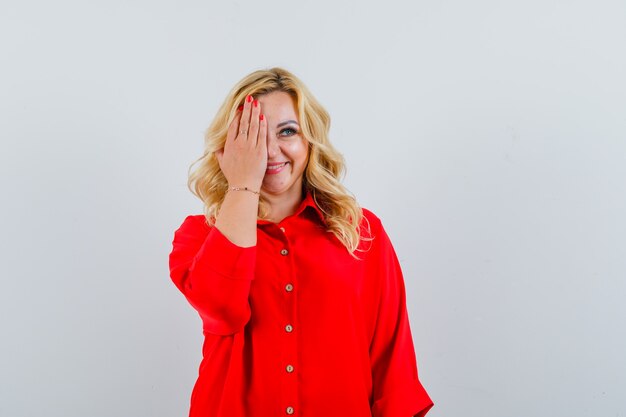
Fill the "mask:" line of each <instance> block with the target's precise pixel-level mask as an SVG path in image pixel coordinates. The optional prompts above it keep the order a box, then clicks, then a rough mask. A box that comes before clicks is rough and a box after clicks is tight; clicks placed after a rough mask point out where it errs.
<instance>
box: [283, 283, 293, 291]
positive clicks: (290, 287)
mask: <svg viewBox="0 0 626 417" xmlns="http://www.w3.org/2000/svg"><path fill="white" fill-rule="evenodd" d="M285 291H288V292H291V291H293V285H291V284H287V285H285Z"/></svg>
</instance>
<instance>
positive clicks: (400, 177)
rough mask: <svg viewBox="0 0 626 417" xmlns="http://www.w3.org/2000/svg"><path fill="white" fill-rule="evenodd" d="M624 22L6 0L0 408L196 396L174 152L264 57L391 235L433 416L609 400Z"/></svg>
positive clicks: (176, 403) (419, 7)
mask: <svg viewBox="0 0 626 417" xmlns="http://www.w3.org/2000/svg"><path fill="white" fill-rule="evenodd" d="M625 41H626V3H624V2H623V1H621V0H619V1H618V0H615V1H609V0H594V1H591V0H589V1H575V0H573V1H567V2H566V1H551V0H525V1H521V0H520V1H486V0H477V1H463V0H441V1H428V2H427V1H405V2H400V1H394V0H390V1H382V2H363V1H362V2H338V1H327V0H323V1H320V0H317V1H299V2H298V1H295V2H294V1H279V0H269V1H267V0H265V1H255V2H253V1H233V2H229V1H219V2H218V1H208V0H205V1H199V0H193V1H176V2H174V1H147V0H143V1H132V0H126V1H111V0H108V1H67V0H59V1H56V2H48V1H41V0H38V1H20V2H18V1H9V2H3V3H2V6H1V7H0V54H1V56H2V60H1V65H0V135H1V141H2V142H1V149H0V172H1V178H0V185H1V192H2V193H1V195H2V204H1V206H0V207H1V216H0V230H1V231H2V239H1V240H0V242H1V246H0V257H1V259H0V262H1V265H2V274H1V279H2V281H1V290H0V330H1V333H0V416H1V417H39V416H46V417H85V416H89V417H166V416H167V417H172V416H185V415H186V414H187V411H188V405H189V396H190V394H191V389H192V386H193V383H194V381H195V378H196V375H197V370H198V365H199V362H200V352H201V351H200V349H201V343H202V332H201V323H200V320H199V318H198V316H197V314H196V313H195V311H194V310H193V309H192V308H191V307H190V306H189V305H188V304H187V302H186V301H185V299H184V298H183V296H182V295H181V294H180V293H179V292H178V290H177V289H176V288H175V287H174V285H173V284H172V283H171V281H170V278H169V274H168V265H167V257H168V254H169V252H170V250H171V241H172V237H173V232H174V230H175V229H176V228H178V226H179V225H180V223H181V222H182V220H183V219H184V217H185V216H186V215H188V214H191V213H201V212H202V206H201V203H200V201H199V200H197V199H195V197H193V196H192V195H191V193H190V192H189V191H188V190H187V188H186V181H187V170H188V167H189V165H190V164H191V163H192V162H193V161H194V160H195V159H196V158H197V157H199V156H200V154H201V152H202V148H203V142H202V141H203V133H204V130H205V129H206V127H207V126H208V124H209V123H210V121H211V119H212V117H213V116H214V114H215V112H216V110H217V108H218V106H219V105H220V104H221V102H222V100H223V99H224V97H225V96H226V94H227V92H228V91H229V90H230V88H231V87H232V86H233V85H234V84H235V83H236V82H237V81H238V80H239V79H240V78H242V77H243V76H244V75H246V74H248V73H249V72H251V71H253V70H256V69H259V68H267V67H271V66H283V67H285V68H287V69H289V70H291V71H293V72H294V73H295V74H296V75H298V76H299V77H300V78H301V79H302V80H303V81H304V82H305V83H306V84H307V85H308V86H309V88H310V89H311V90H312V91H313V93H314V94H315V95H316V96H317V98H318V99H319V100H320V101H321V103H322V104H323V105H324V106H325V107H326V108H327V109H328V111H329V112H330V114H331V116H332V118H333V125H332V131H331V138H332V140H333V142H334V144H335V145H336V147H337V148H338V149H339V150H340V151H341V152H342V153H343V154H344V156H345V158H346V161H347V166H348V173H347V176H346V178H345V183H346V185H347V187H348V188H349V189H350V190H351V191H352V192H353V193H354V194H355V195H356V197H357V198H358V200H359V202H360V203H361V204H362V205H363V206H364V207H367V208H369V209H371V210H372V211H374V212H375V213H376V214H377V215H378V216H379V217H380V218H381V219H382V220H383V224H384V225H385V227H386V228H387V230H388V232H389V234H390V236H391V238H392V241H393V242H394V245H395V248H396V251H397V253H398V257H399V259H400V261H401V265H402V268H403V270H404V276H405V281H406V287H407V298H408V306H409V312H410V318H411V327H412V331H413V337H414V341H415V347H416V355H417V359H418V364H419V372H420V378H421V380H422V382H423V384H424V385H425V387H426V388H427V390H428V392H429V393H430V394H431V396H432V398H433V399H434V401H435V403H436V405H435V408H434V409H433V410H432V411H431V413H430V414H429V417H430V416H432V417H444V416H445V417H448V416H450V417H456V416H463V417H509V416H510V417H534V416H568V417H583V416H589V417H598V416H606V417H609V416H610V417H617V416H625V415H626V400H625V399H624V398H625V393H626V355H625V354H624V353H625V352H626V331H625V323H626V307H625V303H624V299H625V296H626V283H625V281H626V280H625V278H626V242H625V234H626V221H625V220H624V215H625V213H626V81H625V74H626V54H625V53H624V50H625V49H624V42H625ZM407 417H408V416H407Z"/></svg>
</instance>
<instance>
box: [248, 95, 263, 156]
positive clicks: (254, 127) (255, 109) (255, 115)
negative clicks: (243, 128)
mask: <svg viewBox="0 0 626 417" xmlns="http://www.w3.org/2000/svg"><path fill="white" fill-rule="evenodd" d="M260 115H261V104H260V103H259V101H258V100H254V101H253V102H252V114H251V115H250V126H249V127H248V139H250V142H251V145H252V146H256V143H257V139H258V135H259V117H260Z"/></svg>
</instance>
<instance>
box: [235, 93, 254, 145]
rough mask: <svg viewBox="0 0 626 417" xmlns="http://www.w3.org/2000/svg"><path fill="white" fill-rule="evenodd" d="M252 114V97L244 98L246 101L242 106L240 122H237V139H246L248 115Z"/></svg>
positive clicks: (248, 122)
mask: <svg viewBox="0 0 626 417" xmlns="http://www.w3.org/2000/svg"><path fill="white" fill-rule="evenodd" d="M251 112H252V96H250V95H249V96H248V97H246V101H245V102H244V104H243V110H242V112H241V120H240V121H239V133H238V134H237V136H238V137H241V138H244V139H247V138H248V129H249V126H250V113H251Z"/></svg>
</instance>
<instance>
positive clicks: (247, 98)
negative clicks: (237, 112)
mask: <svg viewBox="0 0 626 417" xmlns="http://www.w3.org/2000/svg"><path fill="white" fill-rule="evenodd" d="M246 101H247V102H248V103H250V102H251V101H252V96H250V95H249V96H248V97H246Z"/></svg>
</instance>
